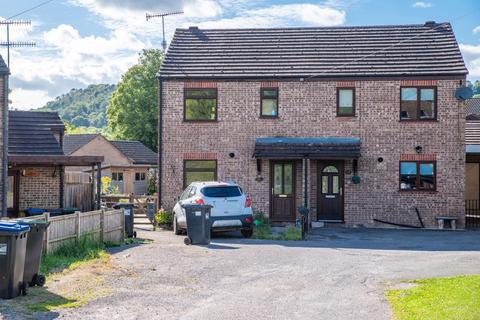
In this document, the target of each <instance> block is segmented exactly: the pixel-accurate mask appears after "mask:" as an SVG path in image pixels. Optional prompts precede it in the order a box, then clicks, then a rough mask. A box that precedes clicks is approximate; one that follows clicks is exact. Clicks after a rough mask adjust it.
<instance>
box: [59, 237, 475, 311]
mask: <svg viewBox="0 0 480 320" xmlns="http://www.w3.org/2000/svg"><path fill="white" fill-rule="evenodd" d="M139 236H141V237H145V238H151V239H153V240H155V241H154V242H153V243H151V244H146V245H140V246H137V247H131V248H127V249H123V250H121V251H119V252H117V253H115V254H114V259H113V262H114V263H117V264H119V265H120V266H122V267H123V268H125V270H127V271H128V272H126V273H125V275H122V276H120V277H118V276H117V277H111V278H109V279H108V282H107V285H111V286H113V287H114V288H115V289H114V292H113V294H112V295H111V296H109V297H106V298H101V299H99V300H97V301H95V302H92V303H90V304H88V305H86V306H83V307H80V308H78V309H70V310H62V311H60V313H59V314H57V315H56V316H59V317H60V318H67V319H109V320H111V319H196V320H201V319H208V320H213V319H222V320H223V319H369V320H371V319H390V316H391V313H390V311H389V307H388V304H387V302H386V300H385V298H384V290H385V289H386V288H387V287H388V286H390V285H393V284H395V283H398V282H399V281H400V280H403V279H415V278H423V277H436V276H450V275H457V274H471V273H480V262H479V261H480V233H478V232H462V231H458V232H440V231H438V232H437V231H417V230H413V231H412V230H369V229H323V230H319V231H317V232H316V233H315V234H314V235H312V236H311V240H309V241H299V242H282V241H259V240H244V239H241V238H218V239H213V243H212V244H211V245H210V246H209V247H199V246H188V247H187V246H185V245H184V244H183V237H178V236H174V235H173V234H172V233H171V232H141V233H140V234H139Z"/></svg>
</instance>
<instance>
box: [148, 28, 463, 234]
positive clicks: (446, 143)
mask: <svg viewBox="0 0 480 320" xmlns="http://www.w3.org/2000/svg"><path fill="white" fill-rule="evenodd" d="M467 73H468V71H467V69H466V67H465V63H464V61H463V59H462V55H461V53H460V50H459V48H458V45H457V42H456V40H455V35H454V33H453V30H452V27H451V25H450V24H449V23H435V22H427V23H425V24H419V25H398V26H363V27H320V28H317V27H315V28H279V29H229V30H204V29H198V28H197V27H190V28H188V29H177V30H176V32H175V35H174V38H173V40H172V42H171V45H170V47H169V49H168V52H167V53H166V56H165V59H164V61H163V64H162V66H161V68H160V71H159V75H158V79H159V85H160V92H159V127H160V128H159V141H160V144H159V145H160V146H159V150H160V163H161V166H160V170H161V174H160V177H161V178H160V179H159V181H160V184H159V203H160V205H162V206H163V207H165V208H167V209H169V208H172V206H173V205H174V203H175V201H176V199H177V197H178V196H179V195H180V194H181V192H182V190H183V188H184V187H185V186H186V185H188V184H189V183H190V182H192V181H195V180H200V181H204V180H224V181H225V180H235V181H236V182H238V183H239V184H240V185H241V186H242V188H243V189H244V191H245V192H246V193H247V194H249V195H250V196H251V198H252V203H253V207H254V210H261V211H263V212H265V213H266V214H268V215H269V217H270V219H271V220H272V221H275V222H280V223H286V222H295V221H296V219H297V218H299V214H298V211H297V208H298V207H300V206H302V205H303V206H306V207H308V208H309V210H310V216H309V220H310V222H317V221H318V222H327V223H342V224H345V225H346V226H356V225H362V226H369V227H384V226H388V225H387V224H384V223H381V222H379V221H378V220H383V221H386V222H392V223H397V224H408V225H419V220H418V218H417V215H416V210H415V209H416V208H417V209H418V210H419V212H420V215H421V217H422V218H423V221H424V223H425V225H426V227H435V226H436V225H437V222H436V217H437V216H446V215H449V216H456V217H458V218H459V225H460V227H463V226H464V225H465V206H464V198H465V196H464V195H465V193H464V181H465V142H464V130H465V104H464V102H462V101H459V100H457V99H456V98H455V95H454V93H455V91H456V90H457V89H458V88H460V87H463V86H465V82H466V75H467ZM317 225H321V224H317Z"/></svg>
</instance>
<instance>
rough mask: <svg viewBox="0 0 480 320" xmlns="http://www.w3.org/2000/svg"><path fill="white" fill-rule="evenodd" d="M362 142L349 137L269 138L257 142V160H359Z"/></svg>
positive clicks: (255, 153) (254, 154)
mask: <svg viewBox="0 0 480 320" xmlns="http://www.w3.org/2000/svg"><path fill="white" fill-rule="evenodd" d="M360 146H361V141H360V139H359V138H349V137H313V138H305V137H299V138H293V137H267V138H257V139H256V140H255V151H254V153H253V156H254V157H255V158H295V159H299V158H303V157H309V158H317V157H318V158H322V157H331V158H358V157H360Z"/></svg>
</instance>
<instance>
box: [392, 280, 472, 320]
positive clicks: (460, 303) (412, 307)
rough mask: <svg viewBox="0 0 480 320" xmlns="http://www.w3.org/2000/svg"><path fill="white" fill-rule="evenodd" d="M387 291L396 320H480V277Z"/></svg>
mask: <svg viewBox="0 0 480 320" xmlns="http://www.w3.org/2000/svg"><path fill="white" fill-rule="evenodd" d="M410 283H411V284H412V287H410V288H408V289H401V290H390V291H388V292H387V299H388V300H389V301H390V305H391V307H392V310H393V319H395V320H410V319H411V320H422V319H436V320H450V319H458V320H460V319H461V320H474V319H475V320H476V319H480V275H470V276H457V277H450V278H432V279H423V280H415V281H412V282H410Z"/></svg>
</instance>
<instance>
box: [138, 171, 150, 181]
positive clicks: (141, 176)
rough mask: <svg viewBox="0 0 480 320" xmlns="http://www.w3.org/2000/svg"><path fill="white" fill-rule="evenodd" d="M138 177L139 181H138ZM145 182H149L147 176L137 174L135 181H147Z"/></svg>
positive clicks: (142, 173) (141, 173)
mask: <svg viewBox="0 0 480 320" xmlns="http://www.w3.org/2000/svg"><path fill="white" fill-rule="evenodd" d="M137 177H138V178H139V179H137ZM142 178H143V179H142ZM145 180H147V175H146V173H145V172H135V181H145Z"/></svg>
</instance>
